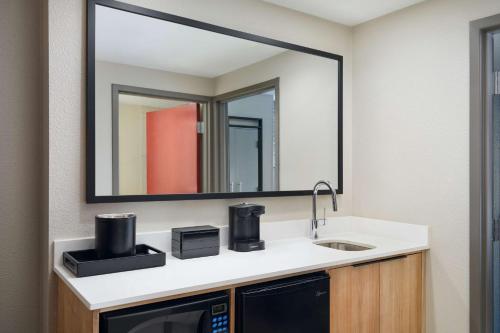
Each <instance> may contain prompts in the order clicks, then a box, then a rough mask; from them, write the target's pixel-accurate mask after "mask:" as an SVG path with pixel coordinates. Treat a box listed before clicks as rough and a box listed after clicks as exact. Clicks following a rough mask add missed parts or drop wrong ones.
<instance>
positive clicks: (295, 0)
mask: <svg viewBox="0 0 500 333" xmlns="http://www.w3.org/2000/svg"><path fill="white" fill-rule="evenodd" d="M261 1H264V2H268V3H272V4H275V5H278V6H282V7H286V8H290V9H294V10H296V11H299V12H303V13H306V14H310V15H314V16H318V17H321V18H324V19H327V20H329V21H333V22H337V23H341V24H345V25H349V26H354V25H357V24H360V23H363V22H366V21H369V20H372V19H374V18H377V17H380V16H384V15H387V14H389V13H392V12H395V11H397V10H400V9H403V8H405V7H409V6H412V5H414V4H417V3H420V2H424V1H426V0H261Z"/></svg>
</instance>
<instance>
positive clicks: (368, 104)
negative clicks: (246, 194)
mask: <svg viewBox="0 0 500 333" xmlns="http://www.w3.org/2000/svg"><path fill="white" fill-rule="evenodd" d="M499 12H500V2H499V1H498V0H480V1H478V0H430V1H428V2H424V3H422V4H420V5H417V6H414V7H410V8H408V9H405V10H402V11H400V12H397V13H394V14H392V15H388V16H386V17H383V18H380V19H377V20H374V21H371V22H368V23H366V24H363V25H361V26H358V27H356V28H355V29H354V64H353V68H354V87H353V91H354V92H355V93H354V95H353V101H354V115H353V124H354V125H353V136H352V137H353V153H354V156H353V179H354V182H353V191H354V192H353V198H354V199H353V212H354V214H356V215H360V216H370V217H374V218H385V219H391V220H398V221H407V222H410V223H417V224H428V225H430V226H431V252H430V256H429V258H430V261H429V264H428V267H427V268H428V273H427V275H428V289H427V296H428V302H427V314H428V317H427V318H428V332H430V333H433V332H438V333H445V332H453V333H464V332H468V327H469V326H468V325H469V324H468V318H469V312H468V310H469V272H468V265H469V225H468V223H469V219H468V216H469V200H468V196H469V160H468V158H469V150H468V147H469V141H468V140H469V98H468V96H469V33H468V31H469V22H470V21H471V20H475V19H479V18H482V17H485V16H490V15H493V14H496V13H499Z"/></svg>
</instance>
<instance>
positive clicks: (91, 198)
mask: <svg viewBox="0 0 500 333" xmlns="http://www.w3.org/2000/svg"><path fill="white" fill-rule="evenodd" d="M96 5H101V6H105V7H110V8H115V9H119V10H123V11H127V12H130V13H134V14H139V15H143V16H148V17H152V18H156V19H160V20H164V21H169V22H173V23H178V24H182V25H186V26H190V27H193V28H198V29H203V30H207V31H212V32H215V33H219V34H224V35H228V36H232V37H237V38H242V39H246V40H250V41H253V42H258V43H263V44H267V45H272V46H277V47H281V48H284V49H288V50H293V51H298V52H302V53H308V54H312V55H316V56H320V57H324V58H329V59H332V60H336V61H338V80H339V82H338V121H337V122H338V143H337V144H338V150H337V151H338V176H337V184H338V185H337V193H338V194H342V193H343V104H344V102H343V90H344V89H343V81H344V80H343V57H342V56H341V55H337V54H333V53H329V52H325V51H320V50H316V49H312V48H308V47H304V46H299V45H296V44H291V43H287V42H282V41H278V40H275V39H271V38H267V37H262V36H257V35H253V34H249V33H246V32H241V31H237V30H233V29H228V28H224V27H220V26H217V25H213V24H208V23H204V22H200V21H196V20H192V19H188V18H185V17H181V16H177V15H172V14H167V13H163V12H160V11H155V10H151V9H147V8H143V7H139V6H135V5H130V4H126V3H123V2H119V1H115V0H87V77H86V79H87V84H86V89H87V117H86V121H87V124H86V144H87V147H86V155H87V161H86V169H87V170H86V174H87V177H86V199H87V203H112V202H144V201H173V200H203V199H234V198H262V197H288V196H306V195H311V194H312V186H313V185H314V184H311V190H299V191H267V192H238V193H235V192H232V193H196V194H164V195H163V194H162V195H109V196H96V194H95V8H96ZM320 193H323V194H324V193H326V191H321V192H320Z"/></svg>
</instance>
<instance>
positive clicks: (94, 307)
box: [54, 245, 430, 311]
mask: <svg viewBox="0 0 500 333" xmlns="http://www.w3.org/2000/svg"><path fill="white" fill-rule="evenodd" d="M429 249H430V246H429V245H422V246H415V247H408V248H405V249H401V250H395V251H390V252H387V253H383V254H379V255H373V256H368V257H364V258H356V259H345V260H336V261H332V262H326V263H322V264H316V265H308V266H300V267H296V268H292V269H286V270H281V271H273V272H269V273H265V274H257V275H248V276H245V277H241V278H237V279H229V280H221V281H220V282H217V283H207V284H199V285H194V286H189V287H186V288H180V289H175V290H168V291H165V292H158V293H153V294H145V295H141V296H137V297H129V298H123V299H120V300H119V301H111V302H105V303H96V304H90V303H89V302H88V301H87V300H86V299H85V298H84V297H83V296H82V295H81V294H80V293H79V292H78V290H77V289H76V288H74V286H73V285H72V284H71V283H70V282H69V281H68V279H67V276H66V275H67V274H69V272H68V271H67V270H66V268H64V267H63V266H61V265H56V266H55V267H54V272H55V273H56V275H57V276H58V277H59V278H60V279H61V280H62V281H63V282H64V283H65V284H66V286H68V288H70V289H71V291H72V292H73V293H74V294H75V295H76V296H77V297H78V299H79V300H80V301H81V302H82V303H83V304H84V305H85V307H86V308H87V309H88V310H90V311H98V310H102V309H106V308H111V307H117V306H125V305H127V304H131V305H132V304H133V303H137V302H144V301H151V300H154V299H160V298H165V297H171V296H176V295H181V294H185V293H191V292H200V291H203V290H208V289H213V288H222V287H225V286H228V287H229V286H232V285H237V284H242V283H247V282H252V281H258V280H262V279H269V278H279V277H280V276H284V275H289V274H299V273H303V272H304V273H305V272H308V271H315V270H323V269H333V268H338V267H342V266H349V265H352V264H357V263H362V262H370V261H377V260H381V259H385V258H390V257H395V256H399V255H404V254H411V253H417V252H422V251H427V250H429ZM132 306H133V305H132Z"/></svg>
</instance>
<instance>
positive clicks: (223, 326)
mask: <svg viewBox="0 0 500 333" xmlns="http://www.w3.org/2000/svg"><path fill="white" fill-rule="evenodd" d="M229 320H230V318H229V296H228V294H227V293H226V292H219V293H212V294H206V295H201V296H195V297H190V298H183V299H179V300H174V301H166V302H160V303H154V304H148V305H141V306H137V307H133V308H127V309H122V310H116V311H110V312H105V313H102V314H101V315H100V327H99V332H101V333H229Z"/></svg>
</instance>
